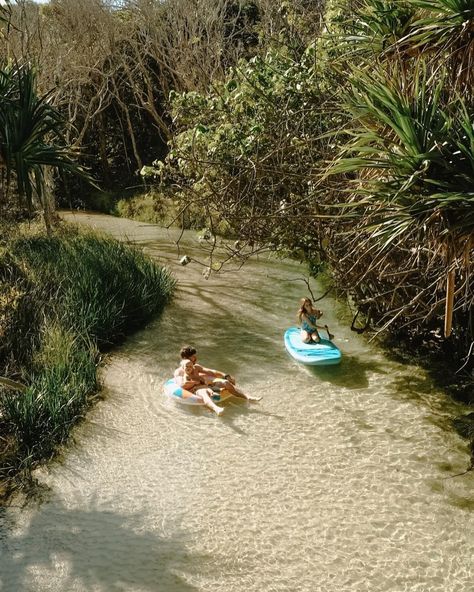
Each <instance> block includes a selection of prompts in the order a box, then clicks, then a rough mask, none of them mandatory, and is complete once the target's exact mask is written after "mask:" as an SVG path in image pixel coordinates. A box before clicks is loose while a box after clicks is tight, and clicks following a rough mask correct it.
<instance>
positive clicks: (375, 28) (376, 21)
mask: <svg viewBox="0 0 474 592" xmlns="http://www.w3.org/2000/svg"><path fill="white" fill-rule="evenodd" d="M414 15H415V10H414V9H413V8H411V7H410V5H409V4H408V3H406V2H397V1H392V2H384V1H383V0H364V1H363V2H361V3H360V4H359V6H358V8H357V13H356V15H355V16H352V17H351V19H350V20H349V21H348V22H347V24H346V35H345V36H344V41H345V46H346V47H347V49H348V51H349V52H350V53H351V54H352V53H359V54H366V55H368V56H370V57H371V58H372V59H373V58H374V57H377V58H379V57H380V58H382V57H387V55H388V54H390V53H391V52H392V51H395V50H397V44H398V42H399V41H400V39H403V38H405V37H406V36H407V35H408V34H409V33H410V26H411V23H412V21H413V18H414Z"/></svg>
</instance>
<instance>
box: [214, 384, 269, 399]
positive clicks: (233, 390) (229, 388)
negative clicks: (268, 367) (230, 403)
mask: <svg viewBox="0 0 474 592" xmlns="http://www.w3.org/2000/svg"><path fill="white" fill-rule="evenodd" d="M222 388H224V389H225V390H226V391H229V393H230V394H231V395H234V397H239V398H241V399H246V400H247V401H260V400H261V398H262V397H251V396H250V395H247V394H246V393H244V392H243V391H241V390H240V389H238V388H237V387H236V386H235V385H234V384H232V382H230V381H229V380H226V381H225V382H223V383H222Z"/></svg>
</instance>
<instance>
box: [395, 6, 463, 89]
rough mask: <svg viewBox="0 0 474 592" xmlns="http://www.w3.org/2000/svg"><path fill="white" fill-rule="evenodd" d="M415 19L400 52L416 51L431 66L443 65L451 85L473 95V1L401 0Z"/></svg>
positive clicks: (401, 43) (402, 41)
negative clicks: (408, 7)
mask: <svg viewBox="0 0 474 592" xmlns="http://www.w3.org/2000/svg"><path fill="white" fill-rule="evenodd" d="M404 4H408V5H410V6H411V7H412V9H414V10H416V13H417V18H416V19H414V21H413V22H412V23H411V25H410V31H409V33H408V34H407V35H406V37H405V38H404V39H402V40H401V41H400V47H401V50H402V51H403V50H404V49H407V50H409V51H413V49H418V50H419V51H421V52H423V54H424V55H425V56H426V57H430V59H431V60H432V62H433V63H439V62H443V63H444V65H446V67H447V68H448V70H449V72H450V82H451V85H452V86H454V87H456V88H458V89H461V90H462V91H463V92H464V93H467V94H469V95H471V96H472V91H473V84H474V0H404Z"/></svg>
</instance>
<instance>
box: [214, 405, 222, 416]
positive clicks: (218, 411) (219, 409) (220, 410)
mask: <svg viewBox="0 0 474 592" xmlns="http://www.w3.org/2000/svg"><path fill="white" fill-rule="evenodd" d="M215 412H216V415H222V414H223V413H224V407H217V409H215Z"/></svg>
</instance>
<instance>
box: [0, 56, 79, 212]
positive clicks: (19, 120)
mask: <svg viewBox="0 0 474 592" xmlns="http://www.w3.org/2000/svg"><path fill="white" fill-rule="evenodd" d="M0 99H1V101H0V165H1V166H3V167H4V169H5V170H6V177H7V186H8V185H9V184H10V182H11V178H12V175H13V174H14V176H15V180H16V185H17V189H18V193H19V196H20V198H21V199H24V200H25V202H26V205H27V206H28V207H31V206H32V202H33V197H34V195H36V196H37V198H38V199H39V201H40V202H42V203H43V199H44V167H46V166H48V167H55V168H57V169H60V170H68V171H71V172H73V173H76V174H81V175H84V174H85V173H84V171H83V170H82V169H81V167H79V166H78V165H77V163H76V162H75V161H74V160H73V159H72V155H71V153H70V151H69V150H68V149H67V148H66V147H65V146H64V142H63V138H62V126H63V122H62V119H61V117H60V114H59V113H58V111H56V110H55V109H54V108H53V107H52V106H51V105H50V103H49V101H48V96H47V95H46V96H42V97H39V96H38V95H37V94H36V92H35V73H34V71H33V69H32V68H31V67H30V66H29V65H23V66H13V67H10V68H4V69H3V70H1V71H0ZM61 144H62V145H61Z"/></svg>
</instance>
